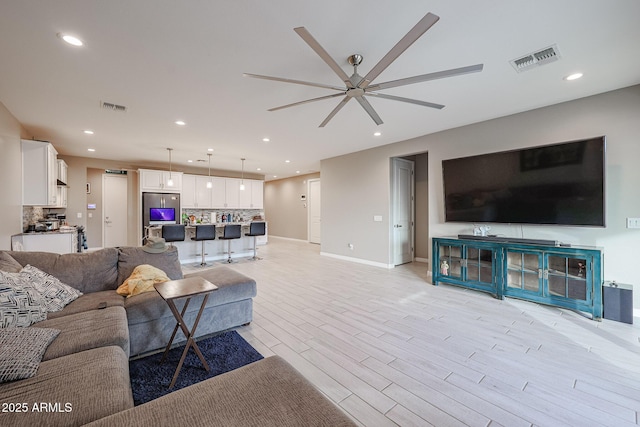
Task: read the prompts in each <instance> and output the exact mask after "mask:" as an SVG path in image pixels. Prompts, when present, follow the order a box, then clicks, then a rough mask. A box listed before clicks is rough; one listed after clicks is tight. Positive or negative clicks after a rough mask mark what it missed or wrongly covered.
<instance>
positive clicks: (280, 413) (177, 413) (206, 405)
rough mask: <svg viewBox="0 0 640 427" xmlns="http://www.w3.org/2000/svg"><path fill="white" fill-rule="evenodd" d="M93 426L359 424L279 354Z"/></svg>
mask: <svg viewBox="0 0 640 427" xmlns="http://www.w3.org/2000/svg"><path fill="white" fill-rule="evenodd" d="M90 425H91V426H94V427H95V426H118V427H121V426H136V427H139V426H140V427H141V426H149V427H152V426H153V427H155V426H176V425H189V426H213V425H223V426H249V425H251V426H256V425H260V426H279V427H282V426H295V427H298V426H355V425H356V424H355V423H354V422H353V421H351V419H350V418H349V417H348V416H347V415H345V414H344V413H343V412H342V410H341V409H340V408H338V407H337V406H336V405H334V404H333V403H332V402H331V401H330V400H328V399H327V398H326V397H325V396H324V395H322V394H321V393H320V392H319V391H318V390H317V389H316V388H315V387H314V386H313V385H312V384H311V383H310V382H308V381H307V380H306V379H305V378H304V377H303V376H302V375H301V374H300V373H298V371H296V370H295V369H294V368H293V367H292V366H291V365H289V364H288V363H287V362H285V361H284V359H282V358H280V357H279V356H272V357H269V358H267V359H262V360H260V361H258V362H255V363H252V364H249V365H246V366H243V367H242V368H239V369H236V370H234V371H231V372H228V373H226V374H222V375H219V376H217V377H214V378H210V379H208V380H206V381H203V382H201V383H198V384H193V385H191V386H189V387H186V388H183V389H181V390H178V391H175V392H173V393H170V394H167V395H165V396H162V397H160V398H158V399H156V400H152V401H150V402H147V403H145V404H143V405H140V406H137V407H135V408H132V409H128V410H125V411H122V412H119V413H116V414H113V415H110V416H108V417H105V418H102V419H100V420H97V421H95V422H93V423H91V424H90Z"/></svg>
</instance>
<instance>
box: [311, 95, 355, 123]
mask: <svg viewBox="0 0 640 427" xmlns="http://www.w3.org/2000/svg"><path fill="white" fill-rule="evenodd" d="M350 99H351V97H350V96H345V97H344V98H342V101H340V103H339V104H338V105H336V108H334V109H333V110H331V112H330V113H329V115H328V116H327V118H326V119H324V120H323V121H322V123H320V126H318V127H320V128H323V127H325V126H326V125H327V123H329V120H331V119H333V116H335V115H336V114H338V111H340V110H341V109H342V107H344V106H345V105H346V104H347V102H349V100H350Z"/></svg>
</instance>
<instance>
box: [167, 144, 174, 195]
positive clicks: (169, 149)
mask: <svg viewBox="0 0 640 427" xmlns="http://www.w3.org/2000/svg"><path fill="white" fill-rule="evenodd" d="M167 151H169V180H168V181H167V187H173V177H172V176H171V152H172V151H173V148H167Z"/></svg>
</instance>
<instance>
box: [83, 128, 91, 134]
mask: <svg viewBox="0 0 640 427" xmlns="http://www.w3.org/2000/svg"><path fill="white" fill-rule="evenodd" d="M83 132H84V133H86V134H87V135H93V131H92V130H89V129H87V130H84V131H83Z"/></svg>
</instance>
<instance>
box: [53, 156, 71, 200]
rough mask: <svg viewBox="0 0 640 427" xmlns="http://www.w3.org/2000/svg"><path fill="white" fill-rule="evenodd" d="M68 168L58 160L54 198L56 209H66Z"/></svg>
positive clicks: (65, 163) (62, 161) (63, 162)
mask: <svg viewBox="0 0 640 427" xmlns="http://www.w3.org/2000/svg"><path fill="white" fill-rule="evenodd" d="M68 169H69V167H68V166H67V162H65V161H64V160H62V159H58V179H57V181H58V185H57V189H56V192H57V196H56V207H58V208H66V207H67V171H68Z"/></svg>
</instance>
